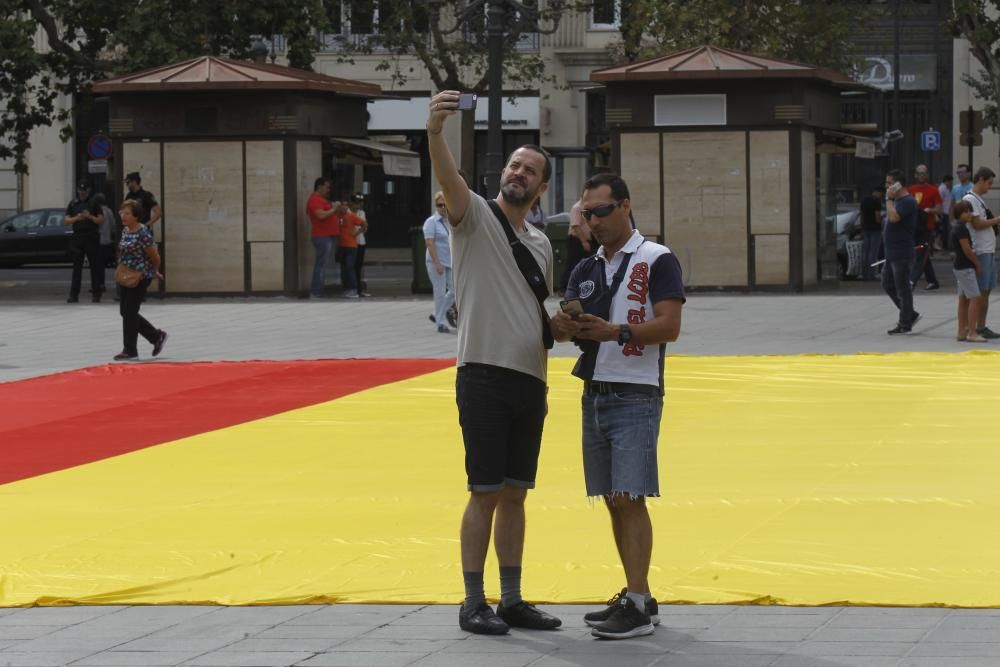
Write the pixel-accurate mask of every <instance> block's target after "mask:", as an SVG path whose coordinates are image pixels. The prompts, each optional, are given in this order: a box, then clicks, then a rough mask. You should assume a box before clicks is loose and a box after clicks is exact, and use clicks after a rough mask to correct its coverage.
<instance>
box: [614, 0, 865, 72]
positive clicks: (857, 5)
mask: <svg viewBox="0 0 1000 667" xmlns="http://www.w3.org/2000/svg"><path fill="white" fill-rule="evenodd" d="M869 7H870V6H869V5H866V3H862V2H852V1H848V0H844V1H839V2H838V1H837V0H765V1H761V0H622V8H621V11H622V16H621V33H622V39H621V41H620V42H618V43H617V44H614V45H613V46H612V49H613V53H614V56H615V59H616V60H619V61H622V60H624V61H635V60H641V59H644V58H650V57H654V56H659V55H664V54H666V53H670V52H672V51H678V50H681V49H686V48H691V47H697V46H717V47H722V48H730V49H735V50H737V51H745V52H749V53H755V54H762V55H769V56H773V57H776V58H783V59H786V60H793V61H797V62H803V63H808V64H810V65H818V66H821V67H829V68H832V69H837V70H841V71H847V70H850V69H851V68H852V66H853V65H854V64H855V63H854V60H853V55H852V54H853V52H854V50H855V49H854V45H853V43H852V37H853V34H854V33H855V32H856V31H857V26H859V25H864V24H865V23H866V22H867V21H870V20H873V19H874V18H875V17H876V16H877V13H878V11H879V10H878V9H871V8H869Z"/></svg>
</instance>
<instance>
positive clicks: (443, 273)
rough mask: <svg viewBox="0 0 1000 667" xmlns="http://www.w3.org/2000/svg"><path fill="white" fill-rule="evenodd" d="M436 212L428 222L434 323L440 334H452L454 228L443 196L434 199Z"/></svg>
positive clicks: (426, 230)
mask: <svg viewBox="0 0 1000 667" xmlns="http://www.w3.org/2000/svg"><path fill="white" fill-rule="evenodd" d="M434 208H435V213H434V214H433V215H431V216H430V217H429V218H427V220H425V221H424V244H425V245H426V246H427V252H426V257H425V262H426V264H427V276H428V277H429V278H430V279H431V286H432V287H433V289H434V323H435V324H436V325H437V330H438V333H449V332H450V331H451V329H449V328H448V325H447V324H445V321H446V319H447V313H448V309H449V308H451V306H452V304H453V303H455V290H454V286H453V283H452V280H451V240H450V239H451V225H449V224H448V209H447V208H446V207H445V203H444V193H443V192H440V191H439V192H437V194H435V195H434Z"/></svg>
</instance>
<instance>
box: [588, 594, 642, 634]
mask: <svg viewBox="0 0 1000 667" xmlns="http://www.w3.org/2000/svg"><path fill="white" fill-rule="evenodd" d="M590 634H592V635H594V636H595V637H600V638H601V639H630V638H632V637H643V636H645V635H651V634H653V623H652V621H651V620H650V618H649V614H647V613H646V612H644V611H642V610H641V609H639V608H638V607H636V606H635V603H634V602H632V600H630V599H629V598H627V597H623V598H621V601H619V602H618V604H616V605H615V608H614V610H613V611H612V612H611V618H609V619H608V620H606V621H604V622H603V623H598V624H597V625H595V626H594V629H593V630H591V631H590Z"/></svg>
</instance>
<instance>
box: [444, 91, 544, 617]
mask: <svg viewBox="0 0 1000 667" xmlns="http://www.w3.org/2000/svg"><path fill="white" fill-rule="evenodd" d="M458 98H459V93H458V92H456V91H450V90H449V91H444V92H441V93H439V94H438V95H436V96H434V97H433V98H432V99H431V102H430V114H429V117H428V119H427V144H428V149H429V152H430V157H431V163H432V164H433V165H434V174H435V176H437V179H438V181H439V182H440V184H441V191H442V193H443V195H444V201H445V203H446V204H447V208H448V224H450V225H451V228H452V232H451V261H452V275H453V278H454V285H455V296H456V299H457V301H458V304H459V310H460V312H461V313H462V326H460V327H459V328H458V372H457V378H456V382H455V398H456V403H457V404H458V418H459V423H460V424H461V426H462V439H463V441H464V444H465V470H466V474H467V476H468V490H469V492H470V494H469V502H468V505H467V506H466V508H465V513H464V515H463V517H462V527H461V534H460V535H461V551H462V574H463V578H464V582H465V602H464V603H463V604H462V607H461V609H460V610H459V616H458V622H459V626H460V627H461V628H462V629H463V630H466V631H468V632H473V633H477V634H491V635H502V634H506V633H507V632H508V630H509V628H510V627H512V626H513V627H522V628H531V629H536V630H552V629H555V628H557V627H559V626H560V625H561V624H562V621H560V620H559V619H558V618H556V617H554V616H552V615H550V614H547V613H545V612H543V611H540V610H539V609H537V608H536V607H535V606H534V605H531V604H529V603H527V602H525V601H524V600H523V599H522V598H521V560H522V553H523V550H524V528H525V519H524V502H525V498H526V497H527V492H528V489H531V488H534V486H535V472H536V470H537V467H538V453H539V450H540V447H541V442H542V426H543V425H544V422H545V414H546V412H547V408H546V400H545V395H546V390H547V387H546V385H545V381H546V364H547V362H548V350H547V349H546V345H545V340H544V339H545V335H546V334H547V333H548V328H547V325H546V315H545V312H544V310H543V309H542V307H541V305H540V304H539V301H538V299H537V298H536V288H537V291H538V292H539V295H538V296H540V295H541V292H542V291H543V289H542V288H543V287H544V288H547V290H548V292H550V293H551V291H552V245H551V244H550V243H549V240H548V238H547V237H546V236H545V234H543V233H542V232H541V231H539V230H537V229H535V228H534V227H533V226H531V225H527V224H525V221H524V218H525V215H526V214H527V212H528V209H529V208H530V207H531V204H532V202H534V201H535V199H537V198H538V197H539V196H540V195H542V194H543V193H544V192H545V191H546V189H547V188H548V181H549V177H550V175H551V174H552V167H551V165H550V164H549V160H548V157H547V156H546V155H545V153H543V152H542V150H541V149H540V148H538V147H537V146H531V145H528V146H521V147H520V148H518V149H517V150H515V151H514V152H513V153H511V155H510V158H509V159H508V160H507V166H506V167H504V169H503V172H502V173H501V176H500V193H499V195H497V197H496V199H495V200H491V201H487V200H486V199H484V198H483V197H480V196H479V195H477V194H475V193H473V192H471V191H470V190H469V187H468V185H467V184H466V182H465V180H464V179H463V178H462V175H461V174H460V173H459V170H458V168H457V167H456V166H455V161H454V158H453V157H452V155H451V151H450V150H449V148H448V144H447V143H446V141H445V138H444V135H443V134H442V132H443V130H444V124H445V121H446V120H447V119H448V118H449V117H450V116H453V115H455V113H457V108H458ZM508 234H511V235H512V236H513V239H512V240H508ZM515 253H516V254H517V255H518V259H517V260H515ZM519 262H520V263H519ZM522 268H523V269H524V270H523V271H522ZM529 273H530V275H532V276H533V277H534V278H537V284H536V283H535V282H533V283H532V286H531V287H529V284H528V280H527V279H526V278H527V277H528V275H529ZM543 282H544V286H543V285H542V284H541V283H543ZM543 326H544V327H546V329H545V331H544V333H543ZM494 519H495V521H494ZM491 532H492V534H493V538H494V545H495V547H496V552H497V560H498V561H499V562H500V604H499V606H498V607H497V611H496V613H494V612H493V609H492V608H491V607H490V606H489V605H488V604H487V603H486V596H485V592H484V585H483V569H484V565H485V562H486V552H487V551H488V549H489V544H490V535H491Z"/></svg>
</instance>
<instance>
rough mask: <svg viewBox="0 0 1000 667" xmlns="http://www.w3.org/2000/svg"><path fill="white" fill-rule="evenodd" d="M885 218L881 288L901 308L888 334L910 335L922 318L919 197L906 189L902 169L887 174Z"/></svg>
mask: <svg viewBox="0 0 1000 667" xmlns="http://www.w3.org/2000/svg"><path fill="white" fill-rule="evenodd" d="M885 199H886V202H885V210H886V221H885V226H884V229H883V231H882V244H883V246H884V247H885V264H883V266H882V289H884V290H885V293H886V294H887V295H888V296H889V298H890V299H892V302H893V304H895V306H896V308H897V309H898V310H899V319H898V320H897V321H896V326H894V327H893V328H892V329H889V331H888V334H889V335H890V336H895V335H899V334H909V333H912V331H913V325H914V324H916V323H917V320H919V319H920V313H918V312H917V311H915V310H914V309H913V287H912V285H911V283H910V274H911V272H912V271H913V260H914V253H913V235H914V233H915V231H914V230H915V229H916V226H917V217H918V213H919V211H918V208H917V200H916V199H914V198H913V195H911V194H910V193H909V191H907V189H906V177H905V176H904V175H903V172H902V171H901V170H899V169H893V170H892V171H890V172H889V173H888V174H886V176H885Z"/></svg>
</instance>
